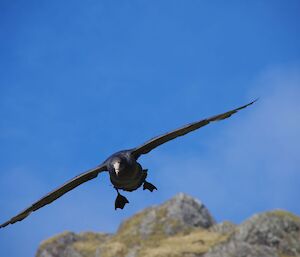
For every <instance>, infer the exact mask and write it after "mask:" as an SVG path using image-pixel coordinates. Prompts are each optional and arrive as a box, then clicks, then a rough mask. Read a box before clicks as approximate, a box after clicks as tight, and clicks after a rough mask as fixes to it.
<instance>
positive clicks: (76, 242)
mask: <svg viewBox="0 0 300 257" xmlns="http://www.w3.org/2000/svg"><path fill="white" fill-rule="evenodd" d="M118 256H120V257H141V256H143V257H150V256H151V257H200V256H201V257H234V256H238V257H289V256H300V218H299V217H298V216H295V215H293V214H292V213H289V212H286V211H282V210H275V211H269V212H265V213H260V214H255V215H254V216H252V217H251V218H250V219H248V220H246V221H245V222H243V223H242V224H240V225H234V224H233V223H231V222H222V223H218V224H217V223H216V222H215V220H214V218H213V217H212V215H211V214H210V212H209V211H208V209H207V208H206V207H205V205H204V204H202V203H201V202H200V201H198V200H197V199H194V198H192V197H190V196H188V195H185V194H182V193H181V194H178V195H176V196H175V197H174V198H172V199H170V200H169V201H167V202H165V203H164V204H162V205H159V206H155V207H150V208H147V209H145V210H143V211H141V212H139V213H137V214H136V215H134V216H133V217H131V218H129V219H128V220H126V221H124V222H123V223H122V224H121V225H120V227H119V229H118V231H117V232H116V234H106V233H95V232H86V233H79V234H75V233H73V232H64V233H62V234H59V235H57V236H54V237H52V238H49V239H47V240H45V241H44V242H42V243H41V245H40V247H39V249H38V250H37V253H36V257H118Z"/></svg>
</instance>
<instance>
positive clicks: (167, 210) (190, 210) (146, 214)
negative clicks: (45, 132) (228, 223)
mask: <svg viewBox="0 0 300 257" xmlns="http://www.w3.org/2000/svg"><path fill="white" fill-rule="evenodd" d="M214 224H215V220H214V218H213V217H212V216H211V214H210V213H209V211H208V209H207V208H206V207H205V206H204V204H203V203H201V202H200V201H199V200H197V199H195V198H193V197H191V196H189V195H186V194H183V193H179V194H178V195H176V196H174V197H173V198H171V199H170V200H168V201H166V202H165V203H163V204H162V205H159V206H155V207H151V208H147V209H145V210H143V211H142V212H139V213H138V214H136V215H134V216H133V217H131V218H129V219H128V220H126V221H124V222H123V223H122V224H121V226H120V228H119V230H118V234H123V233H124V234H126V235H127V236H129V235H130V234H132V235H139V236H140V237H142V238H147V237H148V236H151V235H154V234H164V235H174V234H176V233H178V232H183V231H187V230H190V229H192V228H199V227H200V228H209V227H211V226H212V225H214Z"/></svg>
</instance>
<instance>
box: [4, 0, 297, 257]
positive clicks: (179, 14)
mask: <svg viewBox="0 0 300 257" xmlns="http://www.w3.org/2000/svg"><path fill="white" fill-rule="evenodd" d="M299 13H300V4H299V1H293V0H290V1H274V0H273V1H251V2H250V1H227V2H226V3H225V2H224V1H214V2H212V1H173V0H172V1H113V2H112V1H8V0H2V1H1V2H0V38H1V40H0V56H1V58H0V71H1V75H0V115H1V120H2V121H1V123H0V156H1V159H0V207H1V212H0V218H1V221H5V220H7V219H8V218H10V217H11V216H12V215H15V214H16V213H17V212H18V211H20V210H22V209H23V208H25V207H27V206H28V205H29V204H31V203H32V202H33V201H35V200H37V199H38V198H40V197H41V196H43V195H44V194H45V193H47V192H48V191H50V190H52V189H53V188H55V187H57V186H58V185H60V184H62V183H63V182H64V181H66V180H68V179H70V178H72V177H73V176H75V175H77V174H78V173H80V172H83V171H85V170H87V169H89V168H91V167H94V166H96V165H97V164H99V163H101V162H102V160H104V159H105V158H106V157H107V156H108V155H110V154H111V153H113V152H114V151H117V150H120V149H126V148H130V147H134V146H136V145H139V144H141V143H143V142H144V141H146V140H148V139H149V138H151V137H153V136H156V135H158V134H161V133H164V132H166V131H168V130H171V129H174V128H176V127H178V126H181V125H183V124H185V123H188V122H191V121H195V120H198V119H201V118H205V117H207V116H210V115H214V114H217V113H220V112H223V111H227V110H229V109H231V108H235V107H237V106H239V105H242V104H245V103H247V102H249V101H251V100H253V99H254V98H256V97H260V100H259V102H257V103H256V104H255V105H253V106H251V107H250V108H248V109H246V110H243V111H242V112H240V113H239V114H237V115H235V116H234V117H232V118H230V119H228V120H226V121H223V122H219V123H216V124H212V125H209V126H207V127H205V128H203V129H201V130H199V131H197V132H194V133H192V134H189V135H187V136H185V137H184V138H179V139H177V140H175V141H173V142H170V143H168V144H165V145H163V146H161V147H160V148H158V149H156V150H155V151H153V152H151V153H150V154H149V155H147V156H144V157H142V158H141V163H142V165H143V166H144V167H146V168H148V169H149V181H150V182H152V183H153V184H155V185H156V186H157V187H158V189H159V190H158V191H157V192H155V193H150V192H144V191H142V190H138V191H136V192H133V193H125V195H126V196H127V197H128V199H129V201H130V204H129V205H127V206H126V208H125V209H124V210H123V211H115V210H114V199H115V196H116V194H115V192H114V190H113V188H112V187H111V185H110V182H109V180H108V176H107V174H101V175H100V176H99V177H98V178H97V179H96V180H93V181H90V182H89V183H86V184H84V185H82V186H80V187H78V188H76V189H75V190H73V191H72V192H70V193H68V194H67V195H65V196H63V197H62V198H60V199H58V200H57V201H56V202H54V203H53V204H51V205H49V206H46V207H45V208H43V209H41V210H39V211H38V212H35V213H34V214H32V215H31V216H30V217H29V218H28V219H26V220H24V221H23V222H20V223H17V224H15V225H13V226H9V227H7V228H5V229H3V230H1V231H0V256H14V257H18V256H22V257H23V256H26V257H27V256H28V257H29V256H33V255H34V253H35V251H36V249H37V247H38V244H39V243H40V242H41V241H42V240H44V239H46V238H47V237H49V236H52V235H54V234H57V233H60V232H62V231H65V230H70V231H76V232H80V231H88V230H93V231H102V232H113V231H115V230H116V229H117V227H118V225H119V224H120V222H121V221H122V220H124V219H125V218H126V217H129V216H131V215H132V214H134V213H135V212H137V211H139V210H141V209H143V208H146V207H148V206H151V205H154V204H159V203H161V202H163V201H165V200H167V199H169V198H170V197H172V196H174V195H175V194H176V193H179V192H185V193H188V194H190V195H192V196H194V197H197V198H198V199H200V200H201V201H203V202H204V204H205V205H206V206H207V207H208V208H209V210H210V211H211V212H212V215H213V216H214V217H215V218H216V219H217V220H218V221H222V220H231V221H233V222H236V223H239V222H242V221H243V220H245V219H246V218H248V217H249V216H251V215H252V214H254V213H256V212H260V211H265V210H270V209H276V208H281V209H286V210H289V211H292V212H294V213H296V214H298V215H299V214H300V207H299V204H298V201H299V199H298V196H299V194H300V189H299V188H300V187H299V181H300V172H299V168H298V167H299V166H300V158H299V155H298V153H299V151H300V149H299V148H300V138H299V131H300V115H299V113H300V103H299V98H300V48H299V45H300V26H299V24H300V21H299Z"/></svg>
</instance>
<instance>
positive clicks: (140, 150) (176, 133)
mask: <svg viewBox="0 0 300 257" xmlns="http://www.w3.org/2000/svg"><path fill="white" fill-rule="evenodd" d="M256 101H257V99H256V100H254V101H253V102H251V103H248V104H246V105H243V106H241V107H239V108H236V109H234V110H231V111H229V112H225V113H222V114H219V115H215V116H213V117H210V118H207V119H204V120H200V121H196V122H193V123H190V124H187V125H185V126H183V127H181V128H178V129H175V130H173V131H171V132H168V133H166V134H163V135H161V136H158V137H155V138H152V139H150V140H149V141H148V142H146V143H144V144H143V145H141V146H139V147H136V148H134V149H133V150H132V155H133V156H134V157H135V158H136V159H137V158H139V157H140V155H142V154H146V153H149V152H150V151H151V150H152V149H154V148H156V147H158V146H159V145H162V144H164V143H166V142H168V141H170V140H172V139H174V138H176V137H180V136H183V135H185V134H187V133H189V132H191V131H193V130H196V129H198V128H201V127H203V126H205V125H207V124H209V123H210V122H213V121H218V120H224V119H226V118H229V117H230V116H231V115H232V114H234V113H236V112H238V111H239V110H241V109H244V108H246V107H247V106H249V105H251V104H253V103H254V102H256Z"/></svg>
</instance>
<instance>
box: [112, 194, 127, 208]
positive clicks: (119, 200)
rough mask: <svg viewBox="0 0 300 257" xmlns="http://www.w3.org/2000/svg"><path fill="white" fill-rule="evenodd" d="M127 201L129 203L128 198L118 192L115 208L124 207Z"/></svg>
mask: <svg viewBox="0 0 300 257" xmlns="http://www.w3.org/2000/svg"><path fill="white" fill-rule="evenodd" d="M126 203H129V201H128V200H127V198H126V197H125V196H123V195H121V194H120V193H118V196H117V198H116V201H115V210H116V209H118V208H119V209H123V208H124V206H125V204H126Z"/></svg>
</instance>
